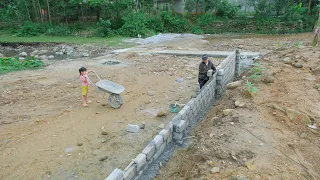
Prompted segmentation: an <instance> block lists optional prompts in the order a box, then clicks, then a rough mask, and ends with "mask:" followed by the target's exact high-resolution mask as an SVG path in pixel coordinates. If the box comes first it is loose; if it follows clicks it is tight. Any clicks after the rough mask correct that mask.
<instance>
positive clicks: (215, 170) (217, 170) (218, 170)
mask: <svg viewBox="0 0 320 180" xmlns="http://www.w3.org/2000/svg"><path fill="white" fill-rule="evenodd" d="M210 171H211V173H212V174H215V173H219V172H220V168H218V167H213V168H212V169H211V170H210Z"/></svg>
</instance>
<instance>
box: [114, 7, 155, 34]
mask: <svg viewBox="0 0 320 180" xmlns="http://www.w3.org/2000/svg"><path fill="white" fill-rule="evenodd" d="M123 20H124V24H123V26H122V27H121V28H120V30H119V32H120V34H121V35H124V36H126V35H127V36H130V37H137V36H138V35H141V36H145V35H146V34H147V33H148V32H149V31H150V30H149V29H148V28H147V22H148V21H147V18H146V17H145V14H143V13H132V14H128V15H127V16H125V17H124V18H123Z"/></svg>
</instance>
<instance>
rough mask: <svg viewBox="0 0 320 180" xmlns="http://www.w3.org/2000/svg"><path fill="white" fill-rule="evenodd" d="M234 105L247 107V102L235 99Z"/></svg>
mask: <svg viewBox="0 0 320 180" xmlns="http://www.w3.org/2000/svg"><path fill="white" fill-rule="evenodd" d="M234 105H235V106H236V107H245V105H246V103H244V102H240V101H235V102H234Z"/></svg>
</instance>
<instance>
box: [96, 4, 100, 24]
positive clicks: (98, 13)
mask: <svg viewBox="0 0 320 180" xmlns="http://www.w3.org/2000/svg"><path fill="white" fill-rule="evenodd" d="M99 19H100V7H99V6H98V7H97V19H96V20H97V22H98V21H99Z"/></svg>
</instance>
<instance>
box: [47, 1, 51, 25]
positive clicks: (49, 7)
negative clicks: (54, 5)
mask: <svg viewBox="0 0 320 180" xmlns="http://www.w3.org/2000/svg"><path fill="white" fill-rule="evenodd" d="M47 6H48V17H49V22H50V24H51V15H50V6H49V0H47Z"/></svg>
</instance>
